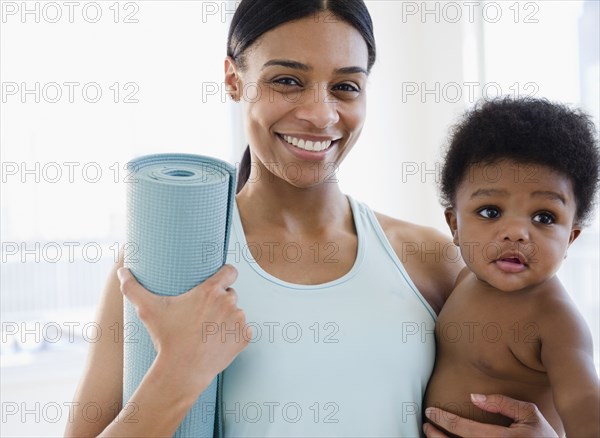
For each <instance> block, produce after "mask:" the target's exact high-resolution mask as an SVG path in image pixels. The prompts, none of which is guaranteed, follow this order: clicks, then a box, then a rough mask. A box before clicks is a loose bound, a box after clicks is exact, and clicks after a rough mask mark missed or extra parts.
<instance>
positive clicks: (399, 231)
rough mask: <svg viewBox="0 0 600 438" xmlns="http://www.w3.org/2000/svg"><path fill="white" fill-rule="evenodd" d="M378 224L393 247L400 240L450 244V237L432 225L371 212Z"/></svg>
mask: <svg viewBox="0 0 600 438" xmlns="http://www.w3.org/2000/svg"><path fill="white" fill-rule="evenodd" d="M373 213H374V214H375V217H376V218H377V221H378V222H379V225H381V228H382V229H383V231H384V232H385V234H386V236H387V238H388V240H389V241H390V243H391V244H392V246H393V247H394V249H395V244H401V243H402V242H405V243H406V242H409V241H411V240H412V241H415V242H416V241H417V240H418V241H419V242H440V243H443V244H452V241H451V240H450V237H448V236H447V235H445V234H444V233H442V232H440V231H438V230H437V229H435V228H433V227H427V226H423V225H418V224H414V223H412V222H407V221H403V220H401V219H395V218H393V217H390V216H386V215H385V214H382V213H378V212H376V211H374V212H373Z"/></svg>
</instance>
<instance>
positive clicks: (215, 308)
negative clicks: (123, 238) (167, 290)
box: [65, 266, 251, 436]
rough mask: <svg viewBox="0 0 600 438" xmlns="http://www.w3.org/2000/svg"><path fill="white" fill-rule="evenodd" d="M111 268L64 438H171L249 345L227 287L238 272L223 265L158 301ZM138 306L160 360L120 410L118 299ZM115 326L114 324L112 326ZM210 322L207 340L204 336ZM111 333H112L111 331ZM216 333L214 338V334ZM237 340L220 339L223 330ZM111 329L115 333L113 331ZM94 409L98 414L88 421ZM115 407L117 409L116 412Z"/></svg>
mask: <svg viewBox="0 0 600 438" xmlns="http://www.w3.org/2000/svg"><path fill="white" fill-rule="evenodd" d="M117 268H118V266H116V267H115V269H113V271H112V273H111V276H110V279H109V281H108V284H107V287H106V289H105V293H104V298H103V301H102V304H101V306H100V311H99V317H98V322H99V324H100V327H101V329H102V333H104V334H106V333H111V334H112V333H114V327H119V328H120V329H121V330H120V334H119V335H118V336H117V337H116V338H114V337H111V338H103V339H102V340H101V341H100V342H98V343H96V344H93V345H92V346H91V349H90V355H89V360H88V366H87V368H86V371H85V374H84V377H83V379H82V381H81V384H80V386H79V388H78V390H77V393H76V396H75V403H76V408H75V411H74V417H73V421H72V422H69V424H68V425H67V429H66V432H65V435H66V436H97V435H100V436H167V435H168V436H170V435H173V433H174V432H175V430H176V429H177V427H178V426H179V423H180V422H181V420H182V419H183V418H184V416H185V415H186V413H187V411H188V410H189V409H190V408H191V406H192V405H193V404H194V402H195V400H196V399H197V397H198V396H199V395H200V394H201V393H202V391H203V390H204V389H205V388H206V387H207V386H208V385H209V384H210V382H211V381H212V380H213V379H214V377H215V376H216V375H217V374H218V373H219V372H221V371H222V370H223V369H224V368H225V367H226V366H227V365H229V363H231V361H232V360H233V359H234V358H235V356H236V355H237V354H238V353H239V352H240V351H241V350H242V349H243V348H245V346H246V345H247V344H248V340H249V339H250V338H251V333H250V332H249V330H247V328H246V326H245V317H244V314H243V312H242V311H241V310H240V309H239V308H238V307H237V304H236V302H237V297H236V294H235V291H234V290H233V289H231V288H229V286H230V285H231V284H233V282H234V281H235V279H236V277H237V271H236V270H235V269H234V268H233V267H231V266H224V267H223V268H221V270H219V271H218V272H217V273H216V274H215V275H214V276H213V277H211V278H209V279H208V280H206V281H205V282H204V283H202V284H201V285H199V286H197V287H195V288H194V289H192V290H191V291H189V292H187V293H185V294H182V295H179V296H176V297H162V296H157V295H154V294H152V293H150V292H148V291H147V290H146V289H144V288H143V287H142V286H141V285H140V284H139V283H138V282H137V281H136V280H135V278H134V277H133V275H131V273H130V272H129V270H127V269H124V268H121V269H119V272H118V274H119V278H120V281H119V280H118V279H117ZM121 290H122V292H123V295H125V296H126V297H127V298H128V299H129V300H130V301H131V302H132V304H133V305H134V306H135V307H136V309H137V312H138V315H139V317H140V319H141V320H142V321H143V322H144V325H145V326H146V327H147V329H148V332H149V333H150V336H151V338H152V341H153V343H154V346H155V348H156V350H157V357H156V360H155V361H154V363H153V364H152V366H151V368H150V369H149V370H148V373H147V374H146V376H145V377H144V379H143V380H142V382H141V384H140V386H139V387H138V389H137V390H136V392H135V393H134V395H133V397H132V398H131V400H130V401H129V402H128V403H127V404H126V405H125V406H124V407H123V409H122V410H121V409H120V405H121V398H122V384H123V341H122V340H123V332H122V327H123V311H122V309H123V297H122V294H121ZM115 324H116V325H115ZM206 324H210V326H211V327H210V328H211V331H210V334H208V332H207V331H206V330H205V329H206V328H207V326H206ZM110 327H112V329H111V328H110ZM215 328H216V332H215ZM223 329H226V330H234V329H235V330H238V331H239V332H240V336H237V337H231V336H227V337H225V339H223V340H222V339H221V336H220V332H221V330H223ZM111 330H112V332H111ZM91 404H97V405H98V406H100V407H101V408H102V416H101V417H100V418H99V419H96V418H94V422H91V421H86V412H85V409H86V407H87V406H90V405H91ZM117 407H118V408H117Z"/></svg>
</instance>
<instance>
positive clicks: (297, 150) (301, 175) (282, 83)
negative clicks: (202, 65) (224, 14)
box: [225, 13, 369, 187]
mask: <svg viewBox="0 0 600 438" xmlns="http://www.w3.org/2000/svg"><path fill="white" fill-rule="evenodd" d="M327 17H328V15H327V14H325V13H321V14H316V15H314V16H311V17H309V18H305V19H302V20H297V21H292V22H289V23H285V24H283V25H281V26H279V27H277V28H275V29H273V30H270V31H269V32H267V33H265V34H264V35H263V36H262V37H261V38H260V43H259V44H255V45H253V46H252V47H251V48H249V49H248V50H247V51H246V52H244V54H243V57H244V58H245V59H243V60H242V62H241V63H240V62H239V61H238V62H237V63H236V61H235V60H234V59H233V58H228V59H227V60H226V61H225V69H226V74H225V81H226V84H227V86H228V92H229V93H231V95H232V96H233V97H234V100H240V101H241V105H242V112H243V114H244V116H245V120H246V131H247V133H248V140H249V142H250V144H251V145H252V147H251V148H250V152H251V156H252V163H254V164H256V167H253V172H252V171H251V172H250V175H249V178H250V179H251V180H253V181H256V182H257V183H258V184H260V183H261V181H260V180H261V178H258V175H259V174H261V175H263V174H267V173H269V172H270V173H272V174H273V175H274V176H276V177H277V178H278V179H279V180H281V183H282V184H292V185H293V186H296V187H310V186H316V185H321V183H322V182H323V180H324V178H325V177H326V175H327V173H326V172H324V170H325V169H329V168H336V167H337V166H338V165H339V164H340V163H341V162H342V160H343V159H344V157H345V156H346V155H347V154H348V152H349V151H350V150H351V148H352V146H353V145H354V144H355V143H356V140H357V138H358V136H359V134H360V131H361V129H362V126H363V123H364V118H365V110H366V94H365V88H366V82H367V75H368V73H367V72H368V68H369V65H368V63H369V55H368V50H367V45H366V43H365V40H364V38H363V37H362V36H361V34H360V33H359V32H358V31H357V30H356V29H355V28H354V27H353V26H351V25H350V24H348V23H346V22H345V21H342V20H331V21H330V22H328V21H327ZM232 26H233V24H232ZM324 47H327V52H328V53H329V55H328V56H326V57H323V56H322V55H323V49H324ZM247 59H251V62H249V61H248V60H247ZM240 65H241V67H240ZM250 87H252V88H253V91H255V94H256V96H255V97H253V98H249V96H247V93H246V90H248V89H249V88H250ZM286 138H287V140H286ZM274 144H277V147H274ZM325 146H327V147H325ZM273 163H277V165H276V166H274V165H273ZM291 163H293V164H291ZM290 165H292V166H294V173H293V174H292V175H290V174H289V172H286V170H288V169H289V168H290ZM292 177H294V178H292ZM262 182H264V179H263V181H262Z"/></svg>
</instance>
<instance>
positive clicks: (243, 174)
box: [235, 146, 251, 194]
mask: <svg viewBox="0 0 600 438" xmlns="http://www.w3.org/2000/svg"><path fill="white" fill-rule="evenodd" d="M250 163H251V159H250V146H246V150H245V151H244V155H243V156H242V162H241V163H240V170H239V172H238V178H237V188H236V191H235V193H236V194H237V193H239V192H240V191H241V190H242V188H244V186H245V185H246V182H247V181H248V178H250Z"/></svg>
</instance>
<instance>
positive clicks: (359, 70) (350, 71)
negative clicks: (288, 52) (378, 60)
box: [261, 59, 369, 76]
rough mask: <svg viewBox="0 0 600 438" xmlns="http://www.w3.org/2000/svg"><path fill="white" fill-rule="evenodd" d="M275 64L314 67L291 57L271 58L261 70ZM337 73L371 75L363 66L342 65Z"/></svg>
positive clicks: (299, 67)
mask: <svg viewBox="0 0 600 438" xmlns="http://www.w3.org/2000/svg"><path fill="white" fill-rule="evenodd" d="M274 65H278V66H280V67H287V68H293V69H295V70H301V71H311V70H312V69H313V68H312V67H310V66H308V65H306V64H303V63H301V62H298V61H292V60H290V59H271V60H269V61H267V62H265V64H264V65H263V66H262V68H261V71H262V70H264V69H265V68H267V67H271V66H274ZM335 73H337V74H353V73H362V74H364V75H365V76H368V75H369V74H368V72H367V70H365V69H364V68H362V67H341V68H338V69H336V70H335Z"/></svg>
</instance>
